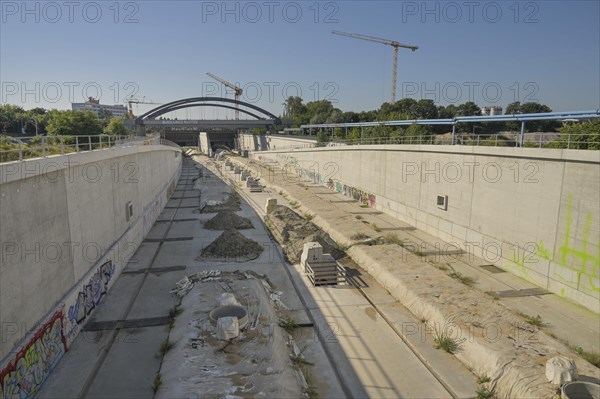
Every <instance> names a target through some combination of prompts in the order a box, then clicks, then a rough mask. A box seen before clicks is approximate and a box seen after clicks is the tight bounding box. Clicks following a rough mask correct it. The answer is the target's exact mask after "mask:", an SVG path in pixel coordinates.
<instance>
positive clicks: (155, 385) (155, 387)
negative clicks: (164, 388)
mask: <svg viewBox="0 0 600 399" xmlns="http://www.w3.org/2000/svg"><path fill="white" fill-rule="evenodd" d="M161 385H162V376H161V375H160V371H159V372H158V373H156V377H154V382H153V383H152V392H154V393H156V392H158V389H159V388H160V386H161Z"/></svg>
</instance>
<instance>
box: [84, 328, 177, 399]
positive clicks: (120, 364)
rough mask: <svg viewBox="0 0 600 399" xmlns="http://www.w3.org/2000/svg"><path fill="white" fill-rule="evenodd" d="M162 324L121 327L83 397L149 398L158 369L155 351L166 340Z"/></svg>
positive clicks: (165, 329) (152, 394) (166, 335)
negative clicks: (156, 325) (136, 327)
mask: <svg viewBox="0 0 600 399" xmlns="http://www.w3.org/2000/svg"><path fill="white" fill-rule="evenodd" d="M167 337H168V329H167V328H166V327H165V326H160V327H145V328H139V329H127V330H121V331H120V332H119V333H118V335H117V338H116V340H115V342H114V343H113V345H112V347H111V348H110V350H109V352H108V355H107V356H106V359H105V361H104V363H103V364H102V367H101V368H100V369H99V370H98V372H97V374H96V377H95V379H94V381H93V383H92V384H91V386H90V388H89V391H88V392H87V395H86V398H98V399H100V398H109V397H110V398H132V399H133V398H144V399H145V398H151V397H153V396H154V393H153V391H152V383H153V381H154V378H155V376H156V373H157V371H158V370H159V368H160V362H161V359H160V357H159V356H157V354H158V353H159V351H160V345H161V343H162V342H163V341H164V340H165V339H167Z"/></svg>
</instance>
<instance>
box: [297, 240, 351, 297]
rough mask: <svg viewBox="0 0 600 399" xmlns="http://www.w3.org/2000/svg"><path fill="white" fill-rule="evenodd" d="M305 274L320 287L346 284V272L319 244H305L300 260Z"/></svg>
mask: <svg viewBox="0 0 600 399" xmlns="http://www.w3.org/2000/svg"><path fill="white" fill-rule="evenodd" d="M300 262H301V265H302V267H303V268H304V272H305V273H306V275H307V276H308V279H309V280H310V282H311V283H312V284H313V285H314V286H315V287H316V286H319V285H339V284H344V283H345V282H346V270H345V269H344V267H343V266H342V265H340V264H339V263H338V262H337V261H336V260H335V259H333V257H332V256H331V255H330V254H324V253H323V247H322V246H321V244H319V243H318V242H308V243H306V244H304V248H303V251H302V256H301V258H300Z"/></svg>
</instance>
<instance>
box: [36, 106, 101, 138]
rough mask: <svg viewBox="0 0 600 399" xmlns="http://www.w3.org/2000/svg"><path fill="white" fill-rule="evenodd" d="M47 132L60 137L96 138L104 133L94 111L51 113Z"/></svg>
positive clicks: (54, 111) (55, 111)
mask: <svg viewBox="0 0 600 399" xmlns="http://www.w3.org/2000/svg"><path fill="white" fill-rule="evenodd" d="M47 131H48V133H49V134H52V135H60V136H80V135H84V136H88V135H89V136H94V135H99V134H101V133H102V127H101V125H100V122H99V121H98V117H97V116H96V114H94V113H93V112H92V111H57V110H53V111H51V112H50V120H49V122H48V127H47Z"/></svg>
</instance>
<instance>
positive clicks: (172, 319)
mask: <svg viewBox="0 0 600 399" xmlns="http://www.w3.org/2000/svg"><path fill="white" fill-rule="evenodd" d="M181 312H183V309H181V308H180V307H179V305H175V306H173V307H172V308H171V310H169V330H172V329H173V327H175V318H176V317H177V316H179V315H180V314H181Z"/></svg>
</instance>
